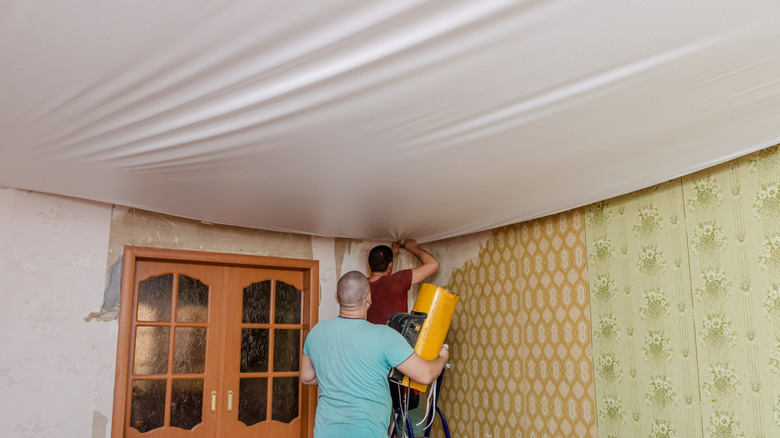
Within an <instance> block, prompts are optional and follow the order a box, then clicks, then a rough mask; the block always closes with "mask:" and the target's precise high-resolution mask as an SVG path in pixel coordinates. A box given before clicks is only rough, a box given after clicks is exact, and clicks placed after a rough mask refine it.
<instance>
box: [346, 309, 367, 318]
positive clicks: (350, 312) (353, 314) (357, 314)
mask: <svg viewBox="0 0 780 438" xmlns="http://www.w3.org/2000/svg"><path fill="white" fill-rule="evenodd" d="M366 314H367V312H366V310H356V309H344V308H341V309H339V317H341V318H349V319H366Z"/></svg>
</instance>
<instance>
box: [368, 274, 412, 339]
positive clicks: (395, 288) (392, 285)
mask: <svg viewBox="0 0 780 438" xmlns="http://www.w3.org/2000/svg"><path fill="white" fill-rule="evenodd" d="M368 284H369V285H371V307H369V308H368V315H367V316H366V320H368V322H371V323H374V324H382V325H384V324H387V318H389V317H390V315H392V314H393V313H397V312H408V311H409V307H408V306H407V304H406V301H407V297H408V294H407V292H409V288H410V287H412V270H411V269H404V270H403V271H398V272H396V273H394V274H390V275H383V276H382V277H379V279H378V280H376V281H370V282H368Z"/></svg>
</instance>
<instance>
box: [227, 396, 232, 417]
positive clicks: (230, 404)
mask: <svg viewBox="0 0 780 438" xmlns="http://www.w3.org/2000/svg"><path fill="white" fill-rule="evenodd" d="M227 411H228V412H233V391H228V407H227Z"/></svg>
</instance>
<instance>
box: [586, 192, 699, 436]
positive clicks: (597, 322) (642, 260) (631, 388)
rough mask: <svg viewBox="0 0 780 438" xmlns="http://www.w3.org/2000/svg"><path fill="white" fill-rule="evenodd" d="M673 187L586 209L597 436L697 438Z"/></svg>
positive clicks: (686, 281)
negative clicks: (597, 424)
mask: <svg viewBox="0 0 780 438" xmlns="http://www.w3.org/2000/svg"><path fill="white" fill-rule="evenodd" d="M684 220H685V212H684V210H683V199H682V190H681V183H680V181H679V180H678V181H673V182H669V183H666V184H661V185H659V186H655V187H652V188H650V189H647V190H643V191H640V192H636V193H632V194H630V195H626V196H623V197H620V198H617V199H614V200H611V201H605V202H600V203H597V204H594V205H591V206H589V208H588V209H587V213H586V236H587V245H588V246H587V248H588V277H589V283H590V296H591V315H592V316H591V320H592V321H593V324H592V327H593V360H594V370H595V377H596V404H597V412H598V422H599V436H602V437H620V438H623V437H642V438H645V437H652V438H661V437H664V438H670V437H690V438H694V437H701V436H702V435H701V420H700V418H701V412H700V407H699V406H700V404H699V390H698V384H697V382H698V372H697V364H696V339H695V334H694V312H693V310H692V297H691V294H690V274H689V267H688V265H689V263H688V251H687V247H686V237H685V236H686V230H685V223H684Z"/></svg>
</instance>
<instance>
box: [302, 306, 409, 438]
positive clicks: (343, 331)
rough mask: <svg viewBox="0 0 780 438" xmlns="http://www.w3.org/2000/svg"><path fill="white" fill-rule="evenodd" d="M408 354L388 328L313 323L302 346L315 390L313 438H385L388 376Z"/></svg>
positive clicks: (358, 322) (355, 322) (340, 321)
mask: <svg viewBox="0 0 780 438" xmlns="http://www.w3.org/2000/svg"><path fill="white" fill-rule="evenodd" d="M413 353H414V350H413V348H412V347H411V346H410V345H409V344H408V343H407V342H406V341H405V340H404V339H403V337H401V336H400V335H399V334H398V333H397V332H395V331H394V330H393V329H391V328H389V327H387V326H383V325H374V324H371V323H368V322H366V321H365V320H363V319H357V318H355V319H352V318H341V317H339V318H334V319H330V320H327V321H321V322H320V323H318V324H317V325H316V326H315V327H314V328H313V329H312V331H311V332H310V333H309V335H308V337H307V338H306V343H305V345H304V354H306V355H308V356H309V357H310V358H311V361H312V363H313V365H314V368H315V369H316V370H317V380H318V381H319V386H320V395H319V402H318V405H317V414H316V419H315V427H314V436H315V437H321V438H323V437H331V436H333V437H335V436H338V437H340V438H341V437H360V438H371V437H385V436H387V428H388V425H389V420H390V418H389V412H390V394H389V391H388V386H387V374H388V372H389V371H390V368H392V367H394V366H397V365H399V364H400V363H402V362H404V361H405V360H406V359H408V358H409V356H411V355H412V354H413Z"/></svg>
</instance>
